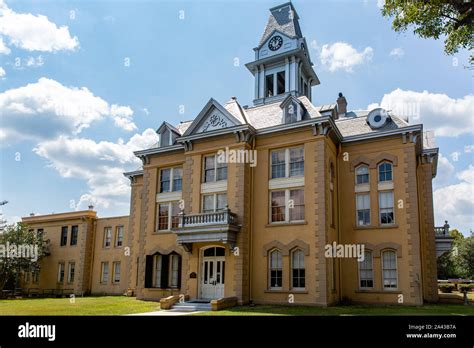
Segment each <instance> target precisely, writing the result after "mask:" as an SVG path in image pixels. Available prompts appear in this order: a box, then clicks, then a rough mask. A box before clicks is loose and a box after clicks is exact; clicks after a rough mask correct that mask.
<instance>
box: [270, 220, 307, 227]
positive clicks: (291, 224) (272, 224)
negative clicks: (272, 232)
mask: <svg viewBox="0 0 474 348" xmlns="http://www.w3.org/2000/svg"><path fill="white" fill-rule="evenodd" d="M307 224H308V221H295V222H272V223H269V224H266V225H265V227H280V226H294V225H307Z"/></svg>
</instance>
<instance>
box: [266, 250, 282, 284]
mask: <svg viewBox="0 0 474 348" xmlns="http://www.w3.org/2000/svg"><path fill="white" fill-rule="evenodd" d="M268 267H269V272H268V273H269V283H270V289H274V290H278V289H281V287H282V279H283V267H282V256H281V252H280V250H278V249H275V250H272V251H271V252H270V253H269V260H268Z"/></svg>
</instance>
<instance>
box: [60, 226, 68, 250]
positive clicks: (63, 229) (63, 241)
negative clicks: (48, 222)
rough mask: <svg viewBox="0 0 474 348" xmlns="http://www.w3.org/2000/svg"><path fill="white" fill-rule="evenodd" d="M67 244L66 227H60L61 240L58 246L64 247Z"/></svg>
mask: <svg viewBox="0 0 474 348" xmlns="http://www.w3.org/2000/svg"><path fill="white" fill-rule="evenodd" d="M66 244H67V226H63V227H61V240H60V245H61V246H65V245H66Z"/></svg>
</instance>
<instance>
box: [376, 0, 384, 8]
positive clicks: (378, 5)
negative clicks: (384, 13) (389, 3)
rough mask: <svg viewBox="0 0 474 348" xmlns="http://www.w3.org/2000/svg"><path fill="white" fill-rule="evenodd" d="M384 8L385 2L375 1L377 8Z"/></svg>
mask: <svg viewBox="0 0 474 348" xmlns="http://www.w3.org/2000/svg"><path fill="white" fill-rule="evenodd" d="M384 6H385V0H377V7H378V8H382V7H384Z"/></svg>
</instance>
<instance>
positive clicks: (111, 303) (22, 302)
mask: <svg viewBox="0 0 474 348" xmlns="http://www.w3.org/2000/svg"><path fill="white" fill-rule="evenodd" d="M156 310H159V304H158V303H156V302H147V301H140V300H136V299H135V298H134V297H125V296H103V297H76V298H75V303H71V302H70V299H69V298H41V299H17V300H0V315H123V314H134V313H144V312H152V311H156Z"/></svg>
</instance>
